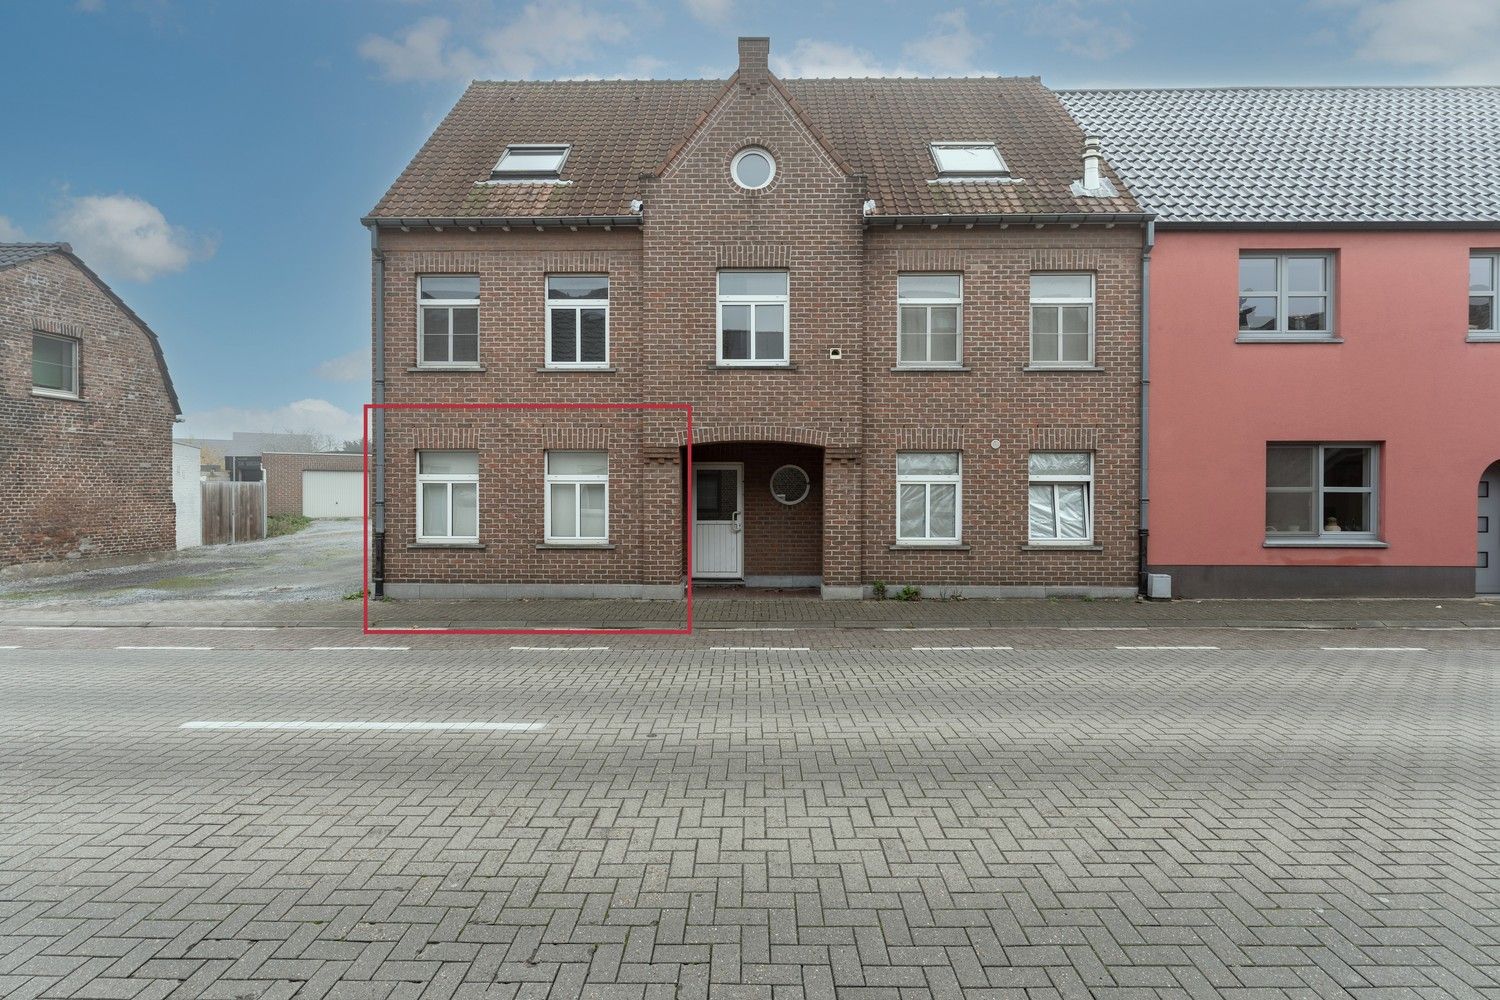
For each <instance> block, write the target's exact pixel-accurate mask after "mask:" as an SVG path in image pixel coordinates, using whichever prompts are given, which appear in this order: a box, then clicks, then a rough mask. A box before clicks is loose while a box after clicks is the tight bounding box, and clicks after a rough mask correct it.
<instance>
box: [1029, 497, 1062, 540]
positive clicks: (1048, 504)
mask: <svg viewBox="0 0 1500 1000" xmlns="http://www.w3.org/2000/svg"><path fill="white" fill-rule="evenodd" d="M1028 507H1029V511H1030V517H1031V537H1032V538H1055V537H1056V535H1055V534H1054V532H1055V531H1056V530H1057V528H1056V522H1055V521H1054V520H1053V510H1052V487H1051V486H1033V487H1032V488H1031V497H1030V503H1029V505H1028Z"/></svg>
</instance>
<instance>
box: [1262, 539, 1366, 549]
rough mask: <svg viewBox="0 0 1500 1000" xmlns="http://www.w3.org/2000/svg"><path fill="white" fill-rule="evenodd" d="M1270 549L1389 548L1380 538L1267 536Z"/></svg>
mask: <svg viewBox="0 0 1500 1000" xmlns="http://www.w3.org/2000/svg"><path fill="white" fill-rule="evenodd" d="M1263 547H1264V548H1268V549H1388V548H1390V544H1389V543H1387V542H1382V541H1381V540H1380V539H1378V538H1267V539H1266V540H1265V542H1264V543H1263Z"/></svg>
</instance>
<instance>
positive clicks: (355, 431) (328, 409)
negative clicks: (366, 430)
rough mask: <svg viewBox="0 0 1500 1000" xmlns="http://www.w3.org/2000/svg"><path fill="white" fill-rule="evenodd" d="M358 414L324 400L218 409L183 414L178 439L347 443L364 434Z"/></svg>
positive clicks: (358, 412)
mask: <svg viewBox="0 0 1500 1000" xmlns="http://www.w3.org/2000/svg"><path fill="white" fill-rule="evenodd" d="M360 420H361V413H360V411H350V410H345V409H342V408H340V407H338V406H335V405H334V404H333V403H330V402H329V401H328V400H326V399H299V400H297V401H296V402H293V403H288V404H286V405H285V406H279V407H276V408H274V409H256V408H254V407H239V406H217V407H214V408H213V409H210V410H198V411H194V412H191V413H186V414H183V422H182V423H180V424H178V425H177V429H176V436H177V437H196V438H227V437H230V436H232V435H233V434H234V432H235V431H247V432H249V431H259V432H268V433H283V432H284V433H291V434H315V435H321V436H326V437H332V438H337V439H338V440H340V441H347V440H349V439H350V438H358V437H360V435H361V434H362V433H363V430H362V428H361V425H360Z"/></svg>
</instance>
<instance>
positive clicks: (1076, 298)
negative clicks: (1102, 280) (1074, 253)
mask: <svg viewBox="0 0 1500 1000" xmlns="http://www.w3.org/2000/svg"><path fill="white" fill-rule="evenodd" d="M1031 363H1032V364H1033V365H1036V366H1047V367H1052V366H1056V367H1059V368H1063V367H1068V366H1075V367H1076V366H1086V365H1091V364H1093V363H1094V276H1093V275H1092V274H1033V275H1032V276H1031Z"/></svg>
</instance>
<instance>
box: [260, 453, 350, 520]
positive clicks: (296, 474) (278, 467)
mask: <svg viewBox="0 0 1500 1000" xmlns="http://www.w3.org/2000/svg"><path fill="white" fill-rule="evenodd" d="M364 461H365V459H364V456H363V455H359V454H345V453H341V452H330V451H320V452H313V453H302V452H286V451H268V452H266V453H265V454H263V455H261V456H260V468H261V472H262V474H263V475H264V476H265V481H266V513H267V514H270V515H271V516H273V517H274V516H275V515H277V514H300V513H302V473H304V472H310V471H320V470H321V471H328V472H360V471H362V470H363V469H364V467H365V466H364ZM355 513H356V514H358V511H356V512H355Z"/></svg>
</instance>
